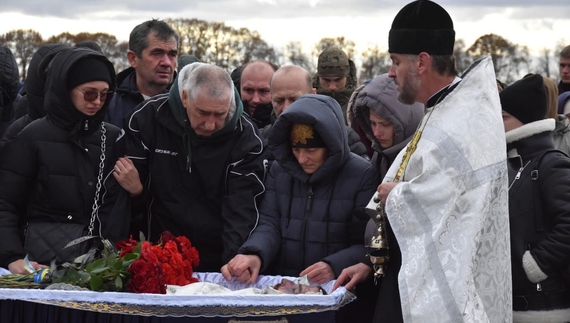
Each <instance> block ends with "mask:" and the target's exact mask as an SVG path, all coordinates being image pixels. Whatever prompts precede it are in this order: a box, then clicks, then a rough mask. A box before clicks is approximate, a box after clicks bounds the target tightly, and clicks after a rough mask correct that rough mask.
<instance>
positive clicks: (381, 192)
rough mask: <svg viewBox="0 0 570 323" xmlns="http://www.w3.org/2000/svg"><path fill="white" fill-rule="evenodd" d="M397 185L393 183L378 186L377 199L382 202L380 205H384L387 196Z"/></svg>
mask: <svg viewBox="0 0 570 323" xmlns="http://www.w3.org/2000/svg"><path fill="white" fill-rule="evenodd" d="M397 184H398V183H394V182H386V183H382V184H380V185H378V198H379V199H380V201H381V202H382V204H384V205H386V200H387V199H388V195H389V194H390V192H392V190H393V189H394V186H396V185H397Z"/></svg>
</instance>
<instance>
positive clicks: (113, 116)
mask: <svg viewBox="0 0 570 323" xmlns="http://www.w3.org/2000/svg"><path fill="white" fill-rule="evenodd" d="M178 38H179V36H178V34H177V33H176V31H174V30H173V29H172V28H171V27H170V26H169V25H168V24H166V23H165V22H164V21H160V20H156V19H152V20H148V21H145V22H143V23H142V24H140V25H138V26H136V27H135V28H134V29H133V30H132V31H131V34H130V36H129V51H128V52H127V57H128V59H129V63H130V64H131V67H129V68H127V69H126V70H124V71H122V72H120V73H119V74H118V75H117V84H118V88H117V90H116V93H115V95H114V96H113V98H112V100H111V104H110V106H109V111H108V112H107V116H106V118H105V121H107V122H110V123H112V124H114V125H116V126H118V127H119V128H123V125H124V119H125V117H126V116H128V115H130V114H131V113H132V112H133V111H134V110H135V107H136V106H137V105H138V104H139V103H141V102H142V101H144V100H146V99H148V98H150V97H152V96H155V95H157V94H161V93H165V92H167V91H168V87H169V86H170V83H172V80H173V78H174V73H175V72H176V63H177V60H176V59H177V56H178Z"/></svg>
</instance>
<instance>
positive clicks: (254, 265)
mask: <svg viewBox="0 0 570 323" xmlns="http://www.w3.org/2000/svg"><path fill="white" fill-rule="evenodd" d="M260 269H261V258H259V256H257V255H236V256H235V257H233V258H232V260H230V262H228V263H227V264H226V265H224V266H223V267H222V269H221V270H220V271H221V273H222V275H223V276H224V278H225V279H226V280H228V281H229V280H231V279H232V277H233V276H235V277H236V280H237V281H238V282H240V283H246V284H252V283H254V282H255V280H256V279H257V276H258V275H259V270H260Z"/></svg>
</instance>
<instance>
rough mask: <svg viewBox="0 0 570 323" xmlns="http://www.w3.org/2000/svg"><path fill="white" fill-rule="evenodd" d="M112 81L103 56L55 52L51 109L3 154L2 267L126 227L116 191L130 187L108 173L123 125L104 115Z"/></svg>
mask: <svg viewBox="0 0 570 323" xmlns="http://www.w3.org/2000/svg"><path fill="white" fill-rule="evenodd" d="M114 88H115V72H114V68H113V65H112V64H111V62H109V60H108V59H107V58H105V56H103V55H101V54H99V53H97V52H94V51H92V50H90V49H84V48H75V49H70V50H67V51H63V52H61V53H59V54H57V55H56V56H55V57H54V59H53V61H52V62H51V66H50V69H49V73H48V75H47V82H46V95H45V104H44V106H45V111H46V116H45V117H43V118H41V119H38V120H35V121H34V122H32V123H30V124H29V125H28V126H27V127H26V128H25V129H24V130H22V131H21V132H20V133H19V134H18V135H17V136H16V138H14V139H13V140H10V141H8V142H7V143H6V145H5V148H4V151H3V153H2V155H1V156H0V237H1V238H0V239H1V242H0V266H1V267H5V268H8V269H9V270H10V271H11V272H13V273H19V274H24V273H27V270H26V268H25V267H24V258H25V257H26V255H27V256H28V258H29V260H31V265H32V266H33V268H34V269H38V268H40V267H42V265H48V264H49V263H50V261H51V260H52V259H54V258H55V259H56V261H57V262H64V261H70V260H73V259H74V258H75V257H77V256H79V255H80V254H81V253H82V252H84V251H85V250H83V248H82V246H81V245H77V246H74V247H73V248H66V249H63V247H64V246H65V245H66V244H67V243H68V242H70V241H71V240H73V239H75V238H79V237H80V236H83V235H95V236H97V235H98V236H102V237H105V238H107V239H110V240H111V241H114V240H118V239H120V238H123V237H124V236H125V235H126V234H125V232H126V230H127V229H128V216H127V214H128V209H127V208H126V205H127V204H125V203H128V200H127V199H126V198H125V199H123V198H121V199H119V198H118V197H119V195H121V196H122V195H123V194H124V193H123V192H124V191H123V190H122V189H121V188H120V187H119V186H118V185H117V183H116V182H115V181H114V178H113V176H110V175H111V173H112V171H113V165H114V162H115V145H114V143H115V141H116V139H117V137H118V135H119V129H118V128H117V127H115V126H112V125H110V124H107V123H104V122H103V116H104V115H105V112H106V110H107V107H108V105H109V100H110V94H111V92H112V90H113V89H114ZM118 201H121V203H118ZM23 227H25V228H26V231H25V233H23V232H24V230H22V229H23ZM40 238H41V239H40ZM22 239H24V240H22ZM39 240H41V242H39ZM22 241H25V242H24V243H22Z"/></svg>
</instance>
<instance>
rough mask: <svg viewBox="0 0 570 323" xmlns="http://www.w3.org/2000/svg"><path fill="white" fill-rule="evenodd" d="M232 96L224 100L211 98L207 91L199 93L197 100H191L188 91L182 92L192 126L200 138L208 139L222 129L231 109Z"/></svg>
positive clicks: (203, 90)
mask: <svg viewBox="0 0 570 323" xmlns="http://www.w3.org/2000/svg"><path fill="white" fill-rule="evenodd" d="M230 99H231V96H230V94H229V93H228V95H227V96H226V97H224V98H223V99H220V98H216V97H211V96H209V95H208V90H207V89H201V90H199V91H198V93H197V95H196V98H194V99H193V98H190V97H189V96H188V93H187V92H186V90H184V91H183V92H182V104H183V105H184V108H185V109H186V114H187V115H188V120H189V121H190V126H191V127H192V129H194V132H196V134H198V135H200V136H204V137H208V136H211V135H212V134H213V133H214V132H216V131H218V130H220V129H222V127H223V126H224V124H225V121H226V117H227V116H228V112H229V109H230Z"/></svg>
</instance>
